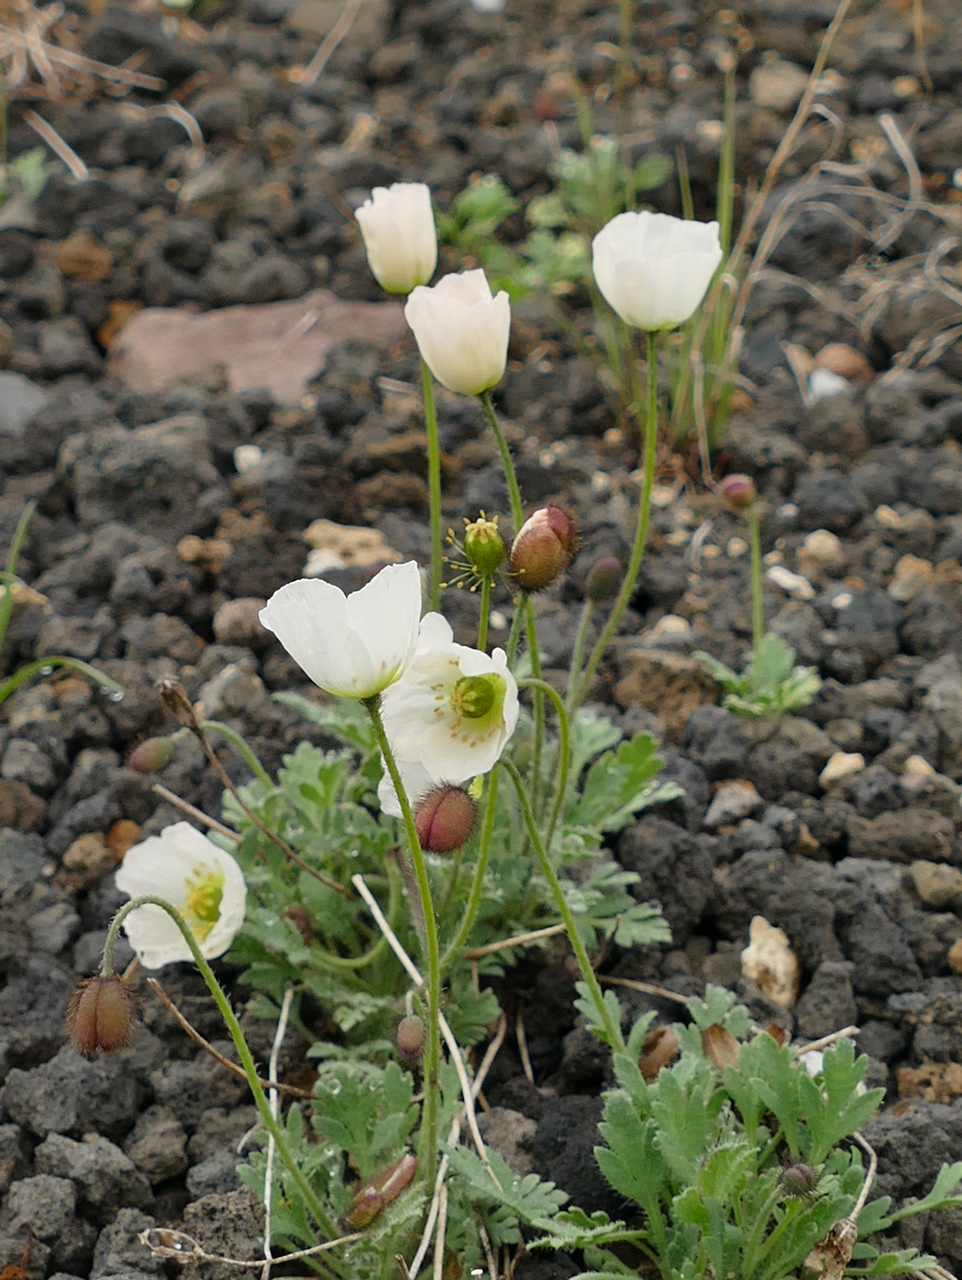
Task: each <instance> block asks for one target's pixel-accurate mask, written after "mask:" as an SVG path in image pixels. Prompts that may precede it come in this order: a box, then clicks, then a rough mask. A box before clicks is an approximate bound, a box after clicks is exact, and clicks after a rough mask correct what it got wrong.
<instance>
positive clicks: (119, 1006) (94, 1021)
mask: <svg viewBox="0 0 962 1280" xmlns="http://www.w3.org/2000/svg"><path fill="white" fill-rule="evenodd" d="M67 1030H68V1032H69V1033H70V1039H71V1040H72V1041H73V1047H74V1048H75V1049H76V1050H77V1052H78V1053H80V1054H83V1056H84V1057H85V1058H95V1057H96V1056H97V1054H98V1053H118V1052H119V1051H120V1050H121V1049H127V1048H129V1046H130V1043H131V1041H132V1040H133V1036H134V997H133V995H132V993H131V991H130V988H129V987H128V986H127V984H126V983H125V982H124V980H123V978H122V977H121V976H120V975H119V974H117V973H113V974H111V975H110V977H109V978H105V977H103V976H102V975H101V974H99V973H98V974H96V975H95V976H94V977H92V978H85V979H84V981H83V982H81V983H79V984H78V985H77V988H76V990H75V991H74V993H73V995H72V996H71V998H70V1006H69V1008H68V1009H67Z"/></svg>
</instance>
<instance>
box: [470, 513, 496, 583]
mask: <svg viewBox="0 0 962 1280" xmlns="http://www.w3.org/2000/svg"><path fill="white" fill-rule="evenodd" d="M464 525H465V527H464V554H465V555H466V556H467V558H468V560H469V561H470V563H471V565H472V566H473V567H474V568H475V569H476V570H477V571H478V573H479V574H480V575H481V577H482V578H493V577H494V575H495V574H496V573H497V572H498V570H499V569H500V568H501V561H502V560H503V559H504V552H505V546H504V539H503V538H502V537H501V534H500V533H499V532H498V517H497V516H494V518H493V519H491V520H489V519H488V518H487V517H486V516H485V514H484V512H483V511H482V512H481V514H480V516H479V517H478V519H477V520H473V521H470V522H469V521H467V520H465V522H464Z"/></svg>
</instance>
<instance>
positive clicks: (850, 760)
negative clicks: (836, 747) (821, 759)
mask: <svg viewBox="0 0 962 1280" xmlns="http://www.w3.org/2000/svg"><path fill="white" fill-rule="evenodd" d="M864 768H865V757H864V756H863V755H862V753H861V751H836V752H835V754H834V755H833V756H832V757H831V759H830V760H829V762H828V764H826V766H825V768H824V769H823V770H822V772H821V773H820V774H819V775H818V780H819V783H820V784H821V786H822V787H823V788H825V787H830V786H831V785H832V783H834V782H840V781H841V780H842V778H850V777H851V776H852V775H853V774H855V773H861V772H862V770H863V769H864Z"/></svg>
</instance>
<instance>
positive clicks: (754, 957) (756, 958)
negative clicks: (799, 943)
mask: <svg viewBox="0 0 962 1280" xmlns="http://www.w3.org/2000/svg"><path fill="white" fill-rule="evenodd" d="M749 938H750V941H749V943H748V946H747V947H746V948H745V950H744V951H743V952H742V973H743V974H744V975H745V977H746V978H751V980H752V982H754V983H755V985H756V987H758V989H759V990H760V991H761V992H762V994H763V995H765V996H767V997H768V999H769V1000H772V1001H773V1002H774V1003H775V1004H777V1005H779V1007H780V1008H782V1009H791V1008H793V1007H794V1005H795V1002H796V1001H797V1000H798V985H799V977H800V967H799V963H798V960H797V958H796V956H795V952H794V951H793V950H792V948H791V945H790V944H789V941H788V938H787V937H786V935H785V933H784V932H783V931H782V930H781V929H777V928H776V927H775V926H774V925H771V924H769V923H768V921H767V920H766V919H765V917H764V916H755V918H754V919H753V920H752V923H751V930H750V933H749Z"/></svg>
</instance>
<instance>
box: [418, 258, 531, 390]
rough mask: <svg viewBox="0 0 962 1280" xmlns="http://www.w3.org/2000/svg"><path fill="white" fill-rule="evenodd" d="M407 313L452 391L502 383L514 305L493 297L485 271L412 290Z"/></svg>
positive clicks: (434, 368)
mask: <svg viewBox="0 0 962 1280" xmlns="http://www.w3.org/2000/svg"><path fill="white" fill-rule="evenodd" d="M404 315H405V317H406V319H407V322H408V324H409V325H410V326H411V328H412V330H413V331H414V336H415V338H416V339H417V344H418V347H419V349H420V351H421V355H422V356H423V358H424V361H425V363H426V364H427V366H428V368H429V369H430V370H431V372H432V373H433V374H434V376H435V378H437V380H438V382H440V383H441V384H442V385H443V386H445V387H447V388H448V390H449V391H457V392H460V393H461V394H462V395H468V396H476V395H480V393H481V392H482V391H487V390H489V389H490V388H491V387H493V386H495V385H496V384H497V383H499V382H500V381H501V379H502V377H503V376H504V370H505V365H506V364H507V359H508V337H509V334H510V330H511V304H510V301H509V299H508V295H507V294H506V293H505V292H504V291H502V292H500V293H499V294H498V295H497V297H492V296H491V289H490V287H489V285H488V282H487V279H486V278H485V274H484V272H483V271H481V270H476V271H463V272H461V273H460V274H459V275H447V276H442V278H441V279H440V280H439V281H438V283H437V284H436V285H434V287H433V288H430V289H425V288H418V289H414V290H412V292H411V296H410V297H409V298H408V300H407V303H406V304H405V307H404Z"/></svg>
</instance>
